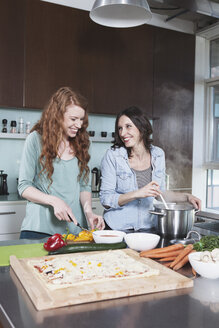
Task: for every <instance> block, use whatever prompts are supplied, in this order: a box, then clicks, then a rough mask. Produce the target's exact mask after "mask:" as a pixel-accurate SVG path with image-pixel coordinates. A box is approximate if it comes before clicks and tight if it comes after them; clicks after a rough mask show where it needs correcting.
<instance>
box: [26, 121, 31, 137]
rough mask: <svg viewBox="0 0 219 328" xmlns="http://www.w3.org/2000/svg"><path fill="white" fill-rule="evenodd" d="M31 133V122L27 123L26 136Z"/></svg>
mask: <svg viewBox="0 0 219 328" xmlns="http://www.w3.org/2000/svg"><path fill="white" fill-rule="evenodd" d="M28 133H30V122H26V134H28Z"/></svg>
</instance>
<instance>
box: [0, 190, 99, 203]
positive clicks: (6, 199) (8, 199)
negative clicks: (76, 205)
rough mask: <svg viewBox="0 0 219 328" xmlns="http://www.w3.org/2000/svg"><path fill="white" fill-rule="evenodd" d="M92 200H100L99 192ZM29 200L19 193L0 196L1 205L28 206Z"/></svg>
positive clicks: (93, 195)
mask: <svg viewBox="0 0 219 328" xmlns="http://www.w3.org/2000/svg"><path fill="white" fill-rule="evenodd" d="M92 199H93V200H99V192H92ZM26 203H27V200H26V199H24V198H22V197H21V196H20V195H19V194H18V193H10V194H9V195H0V205H10V204H26Z"/></svg>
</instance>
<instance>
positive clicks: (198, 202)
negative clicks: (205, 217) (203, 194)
mask: <svg viewBox="0 0 219 328" xmlns="http://www.w3.org/2000/svg"><path fill="white" fill-rule="evenodd" d="M187 198H188V202H189V203H191V204H192V205H193V206H194V207H195V208H196V209H197V210H199V211H200V210H201V206H202V202H201V199H199V198H197V197H195V196H193V195H191V194H188V195H187Z"/></svg>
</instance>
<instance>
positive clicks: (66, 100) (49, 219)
mask: <svg viewBox="0 0 219 328" xmlns="http://www.w3.org/2000/svg"><path fill="white" fill-rule="evenodd" d="M87 126H88V114H87V101H86V99H85V98H84V97H83V96H81V95H80V94H78V93H76V92H74V91H72V90H71V89H70V88H68V87H63V88H60V89H59V90H58V91H57V92H56V93H55V94H54V95H53V96H52V97H51V99H50V101H49V103H48V105H47V106H46V108H45V109H44V111H43V113H42V116H41V118H40V120H39V121H38V122H37V123H36V124H35V125H34V127H33V128H32V130H31V133H30V135H29V136H28V137H27V139H26V142H25V146H24V151H23V155H22V160H21V164H20V174H19V185H18V191H19V193H20V195H21V196H22V197H23V198H26V199H27V200H28V204H27V207H26V216H25V218H24V221H23V223H22V227H21V235H20V238H30V239H34V238H44V237H46V236H48V235H53V234H54V233H61V234H63V233H66V228H69V230H70V231H71V232H73V233H78V232H79V231H80V229H79V228H78V227H77V226H76V225H75V224H77V222H79V223H80V224H81V225H82V226H84V227H87V223H88V224H89V225H90V227H91V229H93V228H94V225H96V227H97V228H100V229H103V228H104V222H103V218H102V217H101V216H98V215H96V214H94V213H93V212H92V207H91V186H90V170H89V167H88V162H89V159H90V155H89V153H88V150H89V145H90V142H89V136H88V133H87V131H86V129H87ZM69 216H70V217H71V218H72V220H73V221H74V223H70V222H71V221H70V218H69Z"/></svg>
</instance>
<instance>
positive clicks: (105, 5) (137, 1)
mask: <svg viewBox="0 0 219 328" xmlns="http://www.w3.org/2000/svg"><path fill="white" fill-rule="evenodd" d="M90 18H91V19H92V20H93V21H94V22H95V23H97V24H100V25H104V26H109V27H122V28H124V27H134V26H139V25H142V24H145V23H146V22H147V21H148V20H150V19H151V18H152V14H151V10H150V7H149V5H148V3H147V1H146V0H96V1H95V2H94V5H93V7H92V9H91V11H90Z"/></svg>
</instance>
